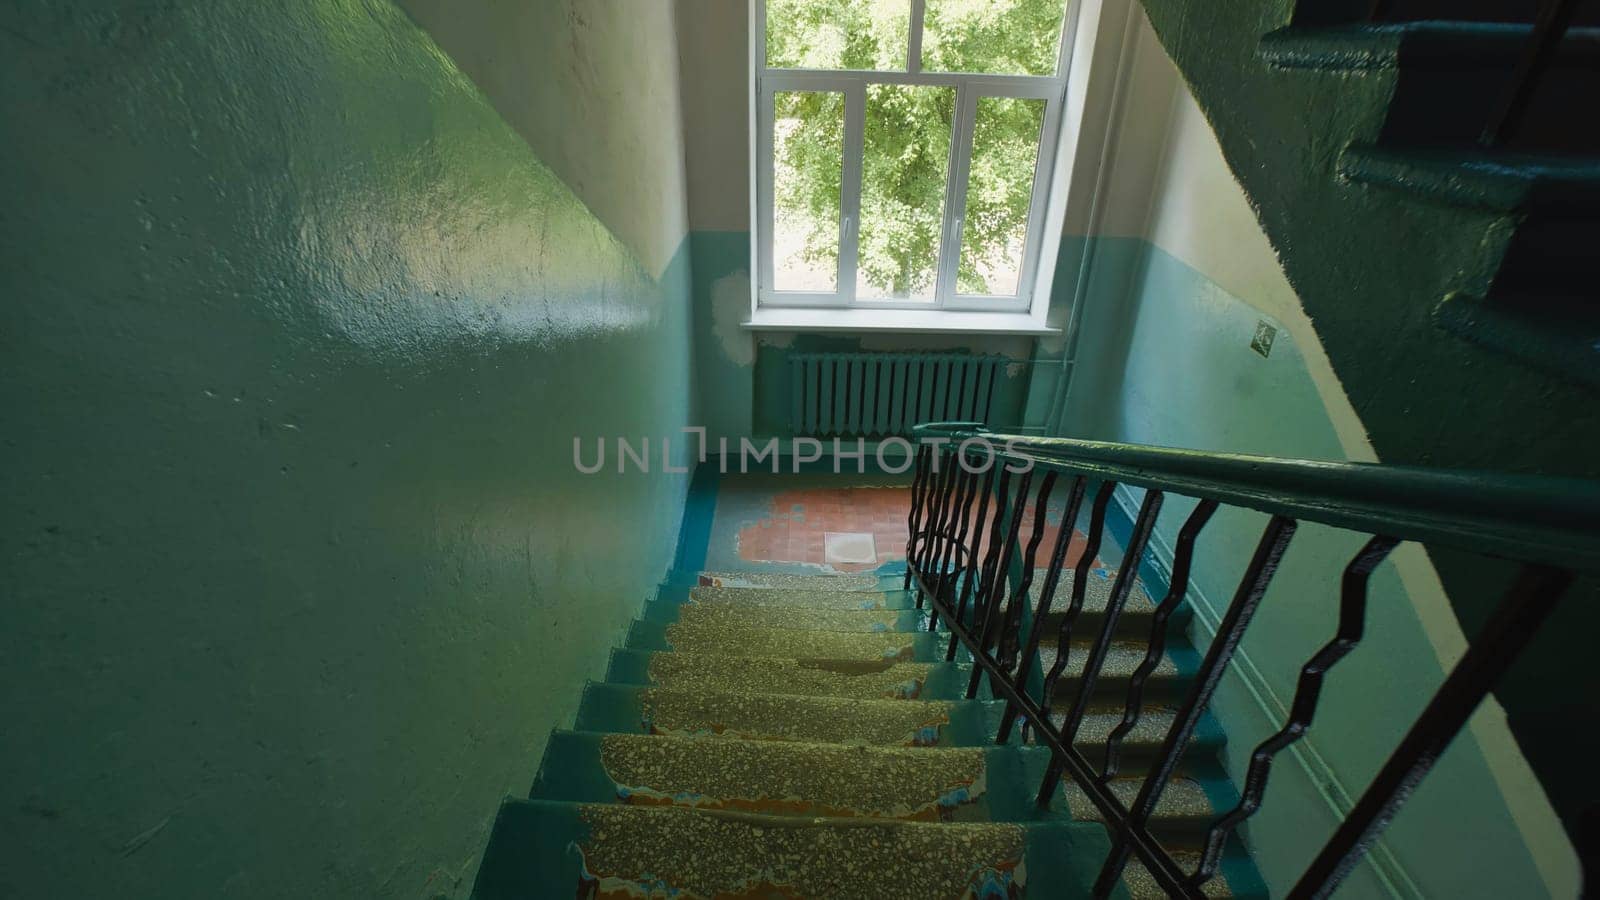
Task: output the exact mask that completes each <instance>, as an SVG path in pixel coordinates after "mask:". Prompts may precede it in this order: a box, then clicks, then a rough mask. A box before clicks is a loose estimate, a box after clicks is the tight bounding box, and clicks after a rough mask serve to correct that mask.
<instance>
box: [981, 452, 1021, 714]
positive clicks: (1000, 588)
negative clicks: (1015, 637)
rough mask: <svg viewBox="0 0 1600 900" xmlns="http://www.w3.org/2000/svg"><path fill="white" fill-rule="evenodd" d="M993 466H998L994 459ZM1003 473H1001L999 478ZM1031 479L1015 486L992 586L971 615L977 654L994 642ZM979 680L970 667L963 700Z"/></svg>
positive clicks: (986, 650)
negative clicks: (978, 612)
mask: <svg viewBox="0 0 1600 900" xmlns="http://www.w3.org/2000/svg"><path fill="white" fill-rule="evenodd" d="M996 465H999V463H998V462H997V463H996ZM1004 480H1005V476H1004V475H1002V476H1001V481H1002V482H1003V481H1004ZM1032 482H1033V470H1032V469H1029V470H1028V471H1026V472H1024V473H1022V482H1021V484H1020V485H1019V486H1018V487H1017V499H1016V502H1015V503H1013V504H1012V509H1011V520H1010V522H1009V523H1007V525H1006V538H1005V545H1004V547H1002V548H1001V551H1000V555H999V557H998V559H997V562H996V565H995V568H993V569H991V570H990V572H991V578H992V579H993V581H992V585H991V586H990V588H989V591H988V597H987V599H986V600H985V601H984V603H983V611H982V617H981V619H980V618H978V617H974V618H973V625H975V626H976V625H978V624H979V622H980V621H981V622H982V630H981V631H979V632H978V647H977V651H976V652H978V653H988V652H989V648H990V647H991V646H992V645H993V644H994V638H995V636H996V635H995V632H996V631H997V630H998V626H999V618H1000V608H1001V606H1002V605H1003V604H1004V603H1005V600H1006V576H1007V575H1008V574H1009V570H1010V568H1011V556H1012V554H1014V553H1016V552H1017V533H1018V532H1019V531H1020V530H1021V528H1022V514H1023V513H1025V512H1027V511H1028V487H1029V485H1030V484H1032ZM982 680H983V668H982V667H981V666H973V667H972V675H971V676H969V677H968V678H967V699H968V700H972V699H974V698H976V697H977V696H978V685H979V684H980V683H981V682H982Z"/></svg>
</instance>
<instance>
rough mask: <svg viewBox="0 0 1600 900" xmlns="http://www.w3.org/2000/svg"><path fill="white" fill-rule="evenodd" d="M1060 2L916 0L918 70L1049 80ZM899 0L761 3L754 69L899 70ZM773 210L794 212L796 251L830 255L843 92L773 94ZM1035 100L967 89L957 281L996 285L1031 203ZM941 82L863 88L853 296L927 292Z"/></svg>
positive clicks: (939, 209)
mask: <svg viewBox="0 0 1600 900" xmlns="http://www.w3.org/2000/svg"><path fill="white" fill-rule="evenodd" d="M1062 18H1063V2H1062V0H927V4H926V12H925V15H924V19H923V43H922V48H923V55H922V64H923V67H924V68H925V69H926V70H928V71H945V72H981V73H990V74H1012V75H1023V74H1028V75H1050V74H1053V73H1054V72H1055V67H1056V57H1057V53H1058V50H1059V41H1060V34H1061V23H1062ZM909 30H910V0H768V3H767V64H768V65H769V66H771V67H781V68H808V69H867V70H875V71H904V69H905V62H906V53H907V49H906V48H907V43H908V40H909V37H908V34H909ZM775 102H776V104H777V108H776V110H775V119H776V120H777V122H778V127H779V129H780V131H782V132H783V139H782V140H780V141H778V142H777V145H776V146H775V152H776V154H777V155H778V158H777V159H775V160H774V162H775V164H776V169H777V178H776V179H775V184H774V192H775V194H776V195H777V196H776V197H775V198H774V199H775V200H776V205H777V206H778V207H780V208H782V209H785V210H789V211H798V212H800V213H801V214H802V218H803V220H804V221H803V222H802V224H801V228H802V229H803V231H804V234H805V237H804V258H805V259H806V260H807V261H808V262H811V263H816V264H820V265H824V266H827V267H830V268H831V267H832V266H833V265H834V264H835V261H836V259H837V254H838V234H839V231H838V222H839V190H840V183H839V181H840V171H839V170H840V148H841V134H840V132H841V131H842V127H843V116H842V105H843V99H842V97H840V95H838V94H836V93H826V92H804V91H787V92H780V93H779V94H778V95H777V97H776V98H775ZM1044 105H1045V104H1044V102H1043V101H1040V100H1028V99H1015V98H1003V97H984V98H980V100H979V103H978V108H977V117H976V121H975V123H974V124H975V127H974V136H975V137H974V142H973V152H972V162H971V167H970V176H969V183H968V188H967V206H966V212H965V222H964V224H963V229H962V237H961V247H962V252H961V254H960V263H959V267H958V273H957V286H958V289H959V290H960V291H962V292H963V293H980V294H981V293H992V292H1002V293H1010V292H1013V291H1014V290H1015V280H1014V279H1015V274H1016V271H1015V270H1016V268H1017V266H1018V263H1019V262H1020V256H1021V246H1020V245H1021V238H1022V235H1023V233H1024V231H1025V228H1026V223H1027V218H1028V207H1029V202H1030V200H1031V198H1032V189H1033V176H1034V162H1035V159H1036V156H1037V153H1038V146H1039V137H1040V132H1041V129H1042V125H1043V117H1044ZM954 120H955V89H954V88H950V87H933V86H913V85H890V84H877V85H869V86H868V89H867V93H866V123H865V131H864V134H863V136H862V140H863V158H862V188H861V222H860V240H859V248H860V254H859V262H858V270H859V275H858V286H859V287H858V293H860V294H862V295H868V296H887V297H898V298H906V297H927V296H930V295H931V293H932V291H933V287H934V284H933V282H934V278H935V275H936V272H937V268H938V248H939V242H940V238H941V227H942V222H943V217H944V203H945V193H946V188H947V185H948V183H949V173H948V171H947V170H948V166H949V157H950V141H951V131H952V128H953V126H954Z"/></svg>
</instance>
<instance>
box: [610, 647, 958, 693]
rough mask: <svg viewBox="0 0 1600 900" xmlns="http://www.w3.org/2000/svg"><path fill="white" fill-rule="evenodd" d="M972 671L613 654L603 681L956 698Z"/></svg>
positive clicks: (837, 662) (719, 656)
mask: <svg viewBox="0 0 1600 900" xmlns="http://www.w3.org/2000/svg"><path fill="white" fill-rule="evenodd" d="M970 674H971V669H970V667H968V666H966V665H961V664H957V663H947V662H937V663H924V662H887V661H883V660H849V659H794V658H788V657H777V656H730V655H726V654H720V653H718V654H710V653H668V652H663V651H652V650H623V649H618V650H613V651H611V665H610V667H609V668H608V669H607V670H606V681H609V682H614V683H618V684H637V685H650V686H654V687H664V688H677V689H698V690H714V691H740V690H756V691H761V692H764V693H771V694H803V695H807V696H813V697H844V698H853V699H856V700H919V699H920V700H955V699H959V698H961V697H964V696H965V695H966V690H967V679H968V676H969V675H970Z"/></svg>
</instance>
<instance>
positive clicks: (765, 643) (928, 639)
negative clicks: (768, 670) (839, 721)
mask: <svg viewBox="0 0 1600 900" xmlns="http://www.w3.org/2000/svg"><path fill="white" fill-rule="evenodd" d="M624 646H625V647H626V648H627V649H630V650H676V651H678V652H681V653H708V654H717V653H720V654H723V655H727V656H781V657H788V658H797V657H804V658H812V659H857V660H894V661H897V662H939V661H941V660H943V659H944V655H945V639H944V637H943V636H942V635H939V634H932V633H929V632H926V631H924V632H896V631H885V632H854V633H853V632H845V631H812V630H809V629H805V628H769V627H764V626H760V625H750V624H744V623H723V622H706V621H702V622H673V623H670V624H669V623H663V622H652V621H649V620H646V619H638V620H635V621H634V623H633V625H632V627H630V628H629V629H628V639H627V642H626V643H625V644H624Z"/></svg>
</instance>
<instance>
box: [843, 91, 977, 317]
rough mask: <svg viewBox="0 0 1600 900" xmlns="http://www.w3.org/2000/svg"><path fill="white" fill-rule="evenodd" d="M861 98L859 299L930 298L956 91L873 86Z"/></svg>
mask: <svg viewBox="0 0 1600 900" xmlns="http://www.w3.org/2000/svg"><path fill="white" fill-rule="evenodd" d="M866 99H867V119H866V131H865V134H864V135H863V138H862V140H863V156H862V160H861V229H860V230H861V241H860V259H859V261H858V268H857V270H856V297H857V299H863V300H917V301H932V300H933V299H934V287H935V282H936V281H937V276H938V273H939V242H940V236H941V234H942V232H943V225H944V195H945V188H946V185H947V184H948V180H949V171H948V167H949V159H950V125H951V122H952V121H954V119H955V108H956V90H955V88H953V87H931V86H912V85H901V84H874V85H868V86H867V98H866Z"/></svg>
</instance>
